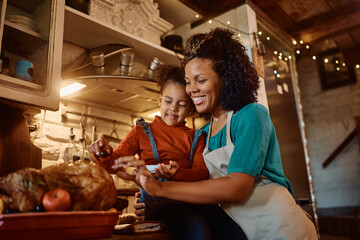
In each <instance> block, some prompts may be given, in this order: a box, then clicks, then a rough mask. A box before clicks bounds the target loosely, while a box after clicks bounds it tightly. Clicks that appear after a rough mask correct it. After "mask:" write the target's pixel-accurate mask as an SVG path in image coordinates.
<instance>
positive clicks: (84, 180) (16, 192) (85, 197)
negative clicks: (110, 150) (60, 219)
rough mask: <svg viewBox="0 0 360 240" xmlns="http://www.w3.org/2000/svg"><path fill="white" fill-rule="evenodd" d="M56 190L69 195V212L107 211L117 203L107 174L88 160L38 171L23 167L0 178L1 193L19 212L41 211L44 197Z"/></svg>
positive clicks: (114, 190) (114, 191) (112, 183)
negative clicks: (64, 191)
mask: <svg viewBox="0 0 360 240" xmlns="http://www.w3.org/2000/svg"><path fill="white" fill-rule="evenodd" d="M55 188H62V189H64V190H66V191H67V192H69V193H70V196H71V203H72V204H71V207H70V208H69V210H72V211H86V210H108V209H110V208H111V207H113V205H114V203H115V201H116V188H115V184H114V181H113V179H112V177H111V176H110V174H108V173H107V172H106V170H105V169H103V168H102V167H101V166H99V165H97V164H95V163H93V162H89V161H77V162H66V163H61V164H59V165H56V166H50V167H46V168H43V169H41V170H38V169H34V168H24V169H20V170H17V171H15V172H13V173H10V174H8V175H6V176H4V177H0V193H3V194H4V195H6V196H7V197H8V198H9V199H8V200H7V201H8V202H9V203H11V204H12V205H11V207H13V208H15V210H17V211H20V212H35V211H39V209H42V207H43V205H42V199H43V196H44V195H45V193H47V192H49V191H50V190H52V189H55ZM1 199H2V198H1ZM5 203H6V202H5ZM7 207H8V206H6V208H7Z"/></svg>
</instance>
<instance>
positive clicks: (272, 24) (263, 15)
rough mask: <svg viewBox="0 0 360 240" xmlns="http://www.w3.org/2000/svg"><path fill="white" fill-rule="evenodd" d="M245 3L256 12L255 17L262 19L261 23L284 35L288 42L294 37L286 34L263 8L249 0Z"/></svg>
mask: <svg viewBox="0 0 360 240" xmlns="http://www.w3.org/2000/svg"><path fill="white" fill-rule="evenodd" d="M246 4H248V5H249V6H250V7H251V8H252V9H253V10H254V11H255V13H256V15H257V17H258V18H260V19H261V20H262V22H263V23H267V25H270V27H271V28H272V29H273V30H274V31H275V32H278V33H279V34H280V35H281V36H282V37H284V38H285V39H286V40H287V41H289V43H290V44H291V42H292V41H293V40H294V39H295V38H294V37H293V36H291V35H290V34H288V33H287V32H286V31H285V30H284V29H283V28H282V27H281V26H279V24H277V23H276V22H274V20H273V19H272V18H271V17H269V16H268V15H267V14H266V13H264V11H263V10H261V9H260V8H259V7H258V6H257V5H256V4H254V3H253V1H251V0H246Z"/></svg>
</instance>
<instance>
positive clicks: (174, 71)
mask: <svg viewBox="0 0 360 240" xmlns="http://www.w3.org/2000/svg"><path fill="white" fill-rule="evenodd" d="M158 82H159V86H160V98H159V106H160V116H155V120H154V121H153V122H151V123H150V124H149V126H150V130H148V131H151V133H152V134H151V135H152V136H149V134H147V133H146V129H145V131H144V127H146V126H141V124H139V125H136V126H135V127H134V128H133V129H132V130H131V131H130V132H129V133H128V134H127V135H126V136H125V138H124V139H123V140H122V141H121V142H120V143H119V145H118V147H117V148H116V149H115V150H113V149H112V147H111V146H110V145H109V143H108V141H107V140H106V139H105V138H104V137H101V138H100V139H99V140H97V141H96V142H94V143H93V144H92V145H91V146H90V148H89V150H90V152H92V153H94V155H95V158H96V160H97V161H98V163H99V164H101V165H102V166H103V167H104V168H105V169H106V170H107V171H108V172H110V173H115V171H114V170H113V169H112V168H111V167H112V165H113V164H114V161H115V160H116V159H117V158H119V157H123V156H134V155H135V154H138V156H139V159H141V160H143V161H145V163H146V165H155V164H158V168H157V169H155V176H156V177H159V178H163V179H169V180H172V181H199V180H204V179H208V177H209V175H208V170H207V168H206V166H205V163H204V160H203V157H202V151H203V150H204V147H205V139H204V137H203V136H199V139H198V141H197V144H196V147H193V148H194V150H193V151H194V152H193V157H192V164H191V166H190V152H191V146H192V143H193V140H194V137H195V129H191V128H188V127H187V126H185V123H186V122H185V118H186V117H187V116H188V115H189V114H191V113H192V111H193V110H194V109H195V108H194V105H193V103H192V101H191V99H190V97H189V96H188V95H187V94H186V92H185V80H184V72H183V70H182V69H181V68H178V67H170V66H165V67H162V69H161V71H160V74H159V79H158ZM152 137H153V138H154V141H155V143H152V142H151V138H152ZM154 145H156V146H154ZM101 152H106V153H107V155H109V156H107V157H105V158H104V157H101V156H100V153H101ZM169 165H170V166H169Z"/></svg>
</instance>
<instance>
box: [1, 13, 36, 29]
mask: <svg viewBox="0 0 360 240" xmlns="http://www.w3.org/2000/svg"><path fill="white" fill-rule="evenodd" d="M6 19H7V20H8V21H9V22H12V23H15V24H17V25H19V26H21V27H24V28H26V29H29V30H32V31H34V32H39V28H38V26H37V24H36V22H35V21H34V20H32V19H31V18H28V17H25V16H21V15H9V16H7V17H6Z"/></svg>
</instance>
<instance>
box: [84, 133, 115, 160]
mask: <svg viewBox="0 0 360 240" xmlns="http://www.w3.org/2000/svg"><path fill="white" fill-rule="evenodd" d="M112 151H113V149H112V147H111V146H110V144H109V142H108V140H106V138H105V137H104V136H101V137H100V138H99V139H98V140H96V141H95V142H93V143H92V144H91V145H90V147H89V152H91V153H93V154H95V155H96V156H97V157H103V158H106V157H107V156H109V155H110V154H111V153H112Z"/></svg>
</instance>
